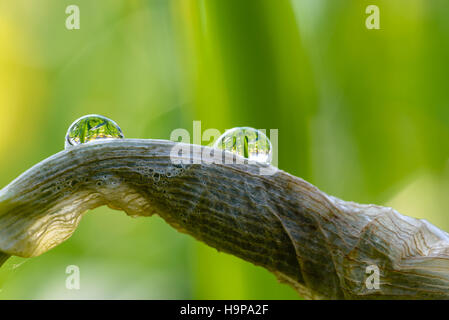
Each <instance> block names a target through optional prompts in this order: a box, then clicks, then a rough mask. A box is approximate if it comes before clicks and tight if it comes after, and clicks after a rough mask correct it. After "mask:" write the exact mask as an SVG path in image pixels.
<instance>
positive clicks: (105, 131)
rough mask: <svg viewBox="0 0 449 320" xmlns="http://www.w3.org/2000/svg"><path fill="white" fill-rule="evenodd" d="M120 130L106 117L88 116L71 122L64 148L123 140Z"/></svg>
mask: <svg viewBox="0 0 449 320" xmlns="http://www.w3.org/2000/svg"><path fill="white" fill-rule="evenodd" d="M123 138H124V136H123V133H122V129H120V127H119V126H118V125H117V123H115V122H114V121H112V120H111V119H108V118H106V117H103V116H100V115H97V114H90V115H87V116H83V117H81V118H79V119H77V120H76V121H75V122H73V123H72V124H71V125H70V127H69V129H68V130H67V134H66V137H65V148H66V149H67V148H70V147H72V146H76V145H79V144H82V143H88V142H91V141H94V140H97V139H123Z"/></svg>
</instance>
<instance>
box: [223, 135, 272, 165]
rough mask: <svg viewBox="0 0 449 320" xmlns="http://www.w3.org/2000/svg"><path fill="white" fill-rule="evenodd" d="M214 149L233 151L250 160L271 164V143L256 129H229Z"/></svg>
mask: <svg viewBox="0 0 449 320" xmlns="http://www.w3.org/2000/svg"><path fill="white" fill-rule="evenodd" d="M214 148H216V149H222V150H227V151H231V152H233V153H236V154H238V155H240V156H243V157H245V158H247V159H250V160H254V161H258V162H263V163H268V164H269V163H271V158H272V153H271V150H272V147H271V142H270V140H269V139H268V137H267V136H266V135H265V134H264V133H263V132H262V131H259V130H256V129H254V128H250V127H237V128H233V129H229V130H227V131H226V132H225V133H224V134H222V135H221V136H220V137H219V138H218V139H217V141H216V142H215V144H214Z"/></svg>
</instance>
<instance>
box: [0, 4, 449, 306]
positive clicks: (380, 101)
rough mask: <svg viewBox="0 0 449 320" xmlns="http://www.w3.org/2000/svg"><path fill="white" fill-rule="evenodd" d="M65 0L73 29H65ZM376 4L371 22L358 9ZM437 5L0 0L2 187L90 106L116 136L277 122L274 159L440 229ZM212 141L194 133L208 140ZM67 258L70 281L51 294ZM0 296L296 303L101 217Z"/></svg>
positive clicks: (20, 274) (149, 222)
mask: <svg viewBox="0 0 449 320" xmlns="http://www.w3.org/2000/svg"><path fill="white" fill-rule="evenodd" d="M71 4H76V5H78V6H79V8H80V12H81V28H80V30H70V31H69V30H67V29H66V28H65V20H66V18H67V16H68V15H67V14H66V13H65V9H66V7H67V6H68V5H71ZM371 4H375V5H378V6H379V8H380V27H381V29H380V30H368V29H367V28H366V27H365V19H366V18H367V16H368V15H367V14H366V13H365V8H366V7H367V6H368V5H371ZM448 12H449V2H448V1H446V0H394V1H391V0H370V1H364V0H357V1H350V0H292V1H287V0H245V1H242V0H197V1H193V0H192V1H191V0H174V1H167V0H141V1H139V0H108V1H91V0H70V1H66V0H39V1H37V0H35V1H32V0H15V1H10V0H0V115H1V116H0V184H1V186H5V185H6V184H8V183H9V182H10V181H11V180H12V179H14V178H15V177H17V176H18V175H19V174H20V173H22V172H23V171H24V170H26V169H28V168H29V167H30V166H32V165H34V164H35V163H37V162H39V161H41V160H43V159H45V158H46V157H48V156H50V155H52V154H53V153H56V152H58V151H60V150H61V149H62V148H63V146H64V135H65V132H66V130H67V127H68V126H69V125H70V124H71V123H72V121H73V120H75V119H76V118H78V117H80V116H82V115H84V114H90V113H98V114H102V115H105V116H107V117H110V118H111V119H113V120H115V121H116V122H117V123H118V124H119V125H120V126H121V128H122V130H123V131H124V134H125V136H126V137H128V138H158V139H169V137H170V133H171V132H172V131H173V130H174V129H176V128H185V129H188V130H189V131H190V132H192V122H193V121H194V120H200V121H201V122H202V123H201V125H202V129H203V130H206V129H209V128H216V129H218V130H220V131H222V132H223V131H224V130H225V129H227V128H232V127H235V126H251V127H255V128H265V129H267V130H268V131H269V129H278V130H279V137H278V139H279V145H278V151H279V153H278V159H279V167H280V168H281V169H283V170H285V171H288V172H290V173H292V174H294V175H296V176H299V177H302V178H304V179H306V180H308V181H310V182H311V183H313V184H315V185H316V186H318V187H319V188H320V189H322V190H323V191H325V192H327V193H329V194H332V195H335V196H338V197H341V198H343V199H345V200H352V201H357V202H363V203H377V204H382V205H388V206H393V207H394V208H396V209H398V210H399V211H400V212H402V213H404V214H407V215H410V216H415V217H419V218H425V219H427V220H429V221H430V222H432V223H434V224H435V225H437V226H438V227H440V228H442V229H445V230H449V218H448V216H447V214H448V213H449V212H448V209H447V208H448V205H449V200H448V199H449V197H447V194H448V191H449V182H448V181H449V180H448V178H449V166H448V159H449V151H448V144H449V140H448V138H449V90H448V89H449V86H448V81H447V80H448V74H449V19H448ZM210 142H211V141H203V144H209V143H210ZM68 265H77V266H79V268H80V272H81V289H80V290H68V289H66V287H65V281H66V277H67V274H66V273H65V271H66V267H67V266H68ZM0 289H1V291H0V298H1V299H15V298H21V299H80V298H85V299H91V298H95V299H104V298H106V299H178V298H184V299H189V298H192V299H259V298H260V299H298V298H300V297H298V295H297V294H296V293H295V291H294V290H293V289H291V288H290V287H288V286H286V285H283V284H279V283H278V282H277V280H276V278H275V276H274V275H272V274H270V273H269V272H268V271H266V270H264V269H262V268H260V267H256V266H253V265H252V264H250V263H247V262H244V261H241V260H239V259H237V258H234V257H232V256H230V255H227V254H224V253H218V252H217V251H216V250H214V249H212V248H209V247H207V246H206V245H204V244H202V243H199V242H197V241H195V240H193V238H191V237H189V236H187V235H183V234H180V233H178V232H177V231H175V230H174V229H172V228H171V227H169V226H168V225H167V224H166V223H165V222H164V221H162V219H160V218H158V217H156V216H154V217H151V218H137V219H133V218H130V217H127V216H126V215H125V214H124V213H122V212H119V211H113V210H111V209H108V208H105V207H102V208H98V209H95V210H92V211H90V212H88V213H87V214H86V215H85V216H84V217H83V220H82V222H81V224H80V227H79V228H78V229H77V230H76V232H75V234H74V235H73V236H72V237H71V238H70V239H69V240H67V241H66V242H65V243H63V244H62V245H60V246H58V247H56V248H55V249H53V250H51V251H49V252H48V253H45V254H43V255H42V256H39V257H36V258H32V259H23V258H17V257H14V258H11V259H10V260H9V261H8V262H7V263H6V264H5V265H4V267H2V268H1V269H0Z"/></svg>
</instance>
